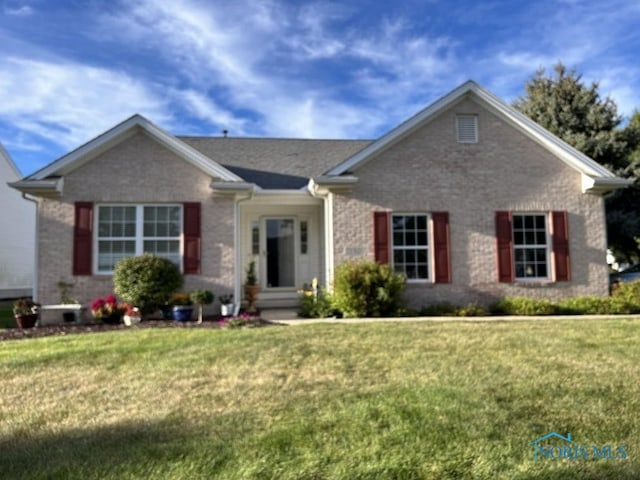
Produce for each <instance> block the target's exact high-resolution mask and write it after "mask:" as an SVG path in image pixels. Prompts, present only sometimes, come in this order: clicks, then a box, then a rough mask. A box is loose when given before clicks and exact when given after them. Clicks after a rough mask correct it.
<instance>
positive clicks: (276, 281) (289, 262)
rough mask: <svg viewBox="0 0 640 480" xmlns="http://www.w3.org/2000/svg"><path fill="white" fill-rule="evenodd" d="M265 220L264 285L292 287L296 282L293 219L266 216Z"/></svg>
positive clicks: (269, 286)
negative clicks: (265, 256) (265, 253)
mask: <svg viewBox="0 0 640 480" xmlns="http://www.w3.org/2000/svg"><path fill="white" fill-rule="evenodd" d="M265 222H266V223H265V227H266V235H265V239H266V242H267V245H266V247H267V248H266V252H267V258H266V265H267V268H266V287H267V288H282V287H294V286H295V284H296V278H295V277H296V265H295V253H296V250H295V222H294V219H293V218H268V219H266V220H265Z"/></svg>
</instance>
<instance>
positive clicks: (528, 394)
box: [0, 319, 640, 480]
mask: <svg viewBox="0 0 640 480" xmlns="http://www.w3.org/2000/svg"><path fill="white" fill-rule="evenodd" d="M639 338H640V321H638V320H625V319H611V320H584V319H582V320H566V321H560V322H559V321H553V320H543V319H532V320H531V321H525V322H492V323H480V322H478V323H471V322H451V323H436V322H422V323H418V322H415V323H413V322H406V323H405V322H402V323H372V324H349V325H344V324H333V325H327V324H316V325H306V326H295V327H273V328H264V329H256V330H209V329H198V330H195V329H158V330H153V329H152V330H136V331H116V332H105V333H99V334H83V335H68V336H63V337H48V338H39V339H31V340H18V341H5V342H0V478H7V479H9V478H11V479H21V478H23V479H27V478H28V479H32V478H47V479H50V478H60V479H124V478H127V479H138V478H139V479H150V478H153V479H200V478H201V479H210V478H221V479H262V478H265V479H266V478H278V479H325V478H326V479H385V480H386V479H423V478H424V479H430V478H433V479H441V478H450V479H453V478H456V479H466V478H474V479H523V480H524V479H550V480H559V479H564V478H581V479H594V480H595V479H601V478H609V479H632V478H633V479H636V478H640V436H639V432H640V415H638V413H639V412H640V348H638V340H639ZM550 432H557V433H558V434H560V435H562V436H565V435H567V433H571V438H572V440H573V441H574V442H575V445H579V446H586V447H588V448H589V449H592V447H593V446H597V447H598V451H600V452H602V451H606V450H603V448H604V447H605V446H612V447H613V452H614V453H615V452H616V448H617V447H619V446H621V447H624V449H625V452H626V454H627V455H626V458H624V459H613V458H593V457H591V458H578V459H552V458H542V459H541V460H539V461H534V449H533V445H532V444H531V442H533V441H534V440H536V439H537V438H539V437H542V436H543V435H546V434H548V433H550ZM561 445H562V444H561ZM560 451H561V450H556V451H555V452H556V453H558V452H560ZM603 456H605V457H606V456H607V455H603Z"/></svg>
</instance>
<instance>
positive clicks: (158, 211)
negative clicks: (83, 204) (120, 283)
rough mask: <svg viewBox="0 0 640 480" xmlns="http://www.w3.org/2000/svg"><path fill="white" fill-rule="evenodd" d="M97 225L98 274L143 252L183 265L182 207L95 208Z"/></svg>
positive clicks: (110, 270) (118, 206)
mask: <svg viewBox="0 0 640 480" xmlns="http://www.w3.org/2000/svg"><path fill="white" fill-rule="evenodd" d="M96 223H97V228H96V232H97V234H96V243H97V245H96V247H97V248H96V249H95V251H96V252H97V255H96V260H95V271H96V272H98V273H111V272H113V269H114V267H115V265H116V263H118V261H120V260H122V259H123V258H127V257H132V256H136V255H142V254H143V253H153V254H155V255H157V256H159V257H163V258H167V259H169V260H171V261H172V262H173V263H175V264H176V265H177V266H179V267H180V266H181V264H182V247H181V238H182V205H98V212H97V215H96Z"/></svg>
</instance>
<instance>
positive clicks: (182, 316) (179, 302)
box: [171, 293, 193, 322]
mask: <svg viewBox="0 0 640 480" xmlns="http://www.w3.org/2000/svg"><path fill="white" fill-rule="evenodd" d="M171 304H172V305H173V318H174V319H176V320H177V321H178V322H188V321H189V320H191V315H193V302H192V301H191V298H190V297H189V294H188V293H174V294H173V295H172V297H171Z"/></svg>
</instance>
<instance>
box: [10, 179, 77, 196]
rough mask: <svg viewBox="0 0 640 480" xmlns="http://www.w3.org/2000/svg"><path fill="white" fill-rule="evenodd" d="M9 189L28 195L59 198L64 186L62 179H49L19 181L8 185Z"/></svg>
mask: <svg viewBox="0 0 640 480" xmlns="http://www.w3.org/2000/svg"><path fill="white" fill-rule="evenodd" d="M8 185H9V186H10V187H11V188H15V189H16V190H19V191H21V192H22V193H28V194H30V195H35V196H40V197H46V196H59V195H61V194H62V189H63V186H64V179H63V178H50V179H46V180H19V181H17V182H11V183H9V184H8Z"/></svg>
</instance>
